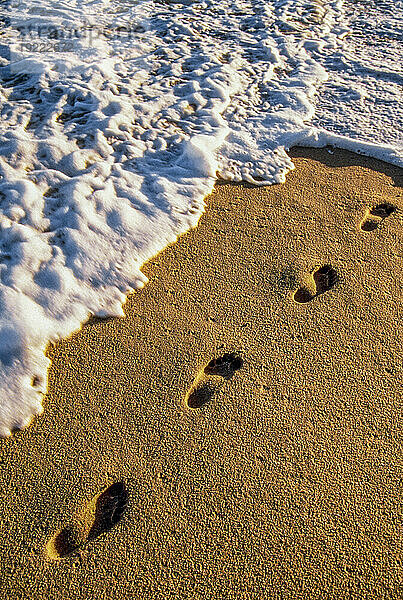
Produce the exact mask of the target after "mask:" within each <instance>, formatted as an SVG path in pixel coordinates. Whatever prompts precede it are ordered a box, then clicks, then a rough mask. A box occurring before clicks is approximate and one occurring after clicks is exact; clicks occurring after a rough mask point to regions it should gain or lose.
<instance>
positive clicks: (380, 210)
mask: <svg viewBox="0 0 403 600" xmlns="http://www.w3.org/2000/svg"><path fill="white" fill-rule="evenodd" d="M395 210H396V207H395V206H393V205H392V204H388V203H384V204H377V205H376V206H374V207H373V208H371V209H368V210H367V214H366V217H365V218H364V220H363V221H362V223H361V225H360V227H361V230H362V231H374V230H375V229H377V228H378V227H379V225H380V224H381V223H382V221H383V220H384V219H386V218H387V217H389V216H390V215H391V214H392V213H393V212H395Z"/></svg>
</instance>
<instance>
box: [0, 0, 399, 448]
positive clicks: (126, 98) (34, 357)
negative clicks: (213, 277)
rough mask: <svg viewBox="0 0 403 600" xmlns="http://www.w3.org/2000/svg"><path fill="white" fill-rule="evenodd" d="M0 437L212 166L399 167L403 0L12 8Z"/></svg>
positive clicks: (194, 199)
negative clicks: (351, 158) (62, 345)
mask: <svg viewBox="0 0 403 600" xmlns="http://www.w3.org/2000/svg"><path fill="white" fill-rule="evenodd" d="M0 17H1V18H0V95H1V119H0V204H1V211H0V386H1V388H0V435H2V436H7V435H9V434H10V433H11V431H12V430H13V429H15V428H21V427H24V426H26V425H27V424H28V423H29V422H30V420H31V418H32V416H33V415H35V414H39V413H40V412H41V411H42V404H41V400H42V397H43V393H44V392H45V391H46V386H47V369H48V366H49V361H48V359H47V358H46V357H45V355H44V350H45V348H46V345H47V343H48V341H49V340H52V341H55V340H57V339H59V338H61V337H65V336H67V335H69V334H71V333H72V332H73V331H75V330H77V329H78V328H79V327H80V326H81V325H82V323H84V322H85V321H86V320H87V319H88V317H89V316H90V315H92V314H93V315H99V316H106V315H122V314H123V311H122V304H123V303H124V302H125V297H126V294H127V293H128V292H130V291H132V290H134V289H136V288H140V287H142V286H144V285H145V284H146V283H147V279H146V277H145V276H144V275H143V274H142V272H141V266H142V265H143V264H144V262H145V261H146V260H148V259H149V258H151V257H152V256H153V255H155V254H156V253H157V252H159V251H160V250H162V249H163V248H164V247H165V246H166V245H167V244H169V243H171V242H174V241H175V240H176V239H177V237H178V236H179V235H180V234H182V233H183V232H185V231H187V230H188V229H189V228H191V227H195V226H196V225H197V222H198V220H199V218H200V215H201V214H202V213H203V210H204V201H203V199H204V197H205V196H206V195H207V194H208V193H209V192H210V191H211V190H212V188H213V185H214V182H215V181H216V179H217V177H223V178H226V179H228V180H233V181H240V180H246V181H249V182H255V183H257V184H259V185H261V184H271V183H275V182H282V181H284V179H285V175H286V173H287V172H288V171H289V170H290V169H292V168H293V164H292V161H291V160H290V158H289V157H288V155H287V153H286V150H287V149H288V148H290V147H292V146H294V145H297V144H305V145H311V146H325V145H333V146H338V147H342V148H346V149H350V150H354V151H356V152H361V153H364V154H367V155H370V156H374V157H378V158H381V159H383V160H386V161H389V162H391V163H394V164H397V165H400V166H403V145H402V138H401V126H402V113H403V102H402V82H403V73H402V69H401V65H402V39H401V32H402V30H403V4H402V2H401V1H400V0H384V1H375V0H372V1H371V0H369V1H368V0H366V1H365V2H364V1H361V0H356V1H349V2H346V3H343V2H342V1H341V0H337V1H330V2H325V1H317V0H271V1H264V0H235V1H228V0H224V1H222V2H219V3H218V2H213V1H212V0H206V1H205V2H195V1H192V0H182V1H181V2H179V1H176V0H158V1H157V0H155V1H153V2H151V1H144V2H143V1H136V0H110V1H109V0H80V1H78V0H77V1H74V0H69V1H65V0H58V1H57V2H56V0H25V1H24V0H8V1H3V2H1V3H0Z"/></svg>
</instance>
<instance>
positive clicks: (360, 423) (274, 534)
mask: <svg viewBox="0 0 403 600" xmlns="http://www.w3.org/2000/svg"><path fill="white" fill-rule="evenodd" d="M291 154H292V155H293V157H295V159H294V160H295V164H296V169H295V171H293V172H291V173H290V174H289V175H288V176H287V181H286V183H285V184H281V185H276V186H270V187H264V188H262V187H252V186H249V185H243V184H236V185H235V184H218V185H217V186H216V189H215V191H214V193H213V194H212V195H211V196H210V197H209V198H208V199H207V200H206V203H207V209H206V213H205V214H204V215H203V217H202V219H201V221H200V223H199V226H198V228H197V229H195V230H193V231H191V232H189V233H187V234H186V235H184V236H182V237H181V238H180V239H179V240H178V242H177V243H176V244H174V245H172V246H170V247H169V248H167V249H166V250H164V251H163V252H162V253H161V254H160V255H158V256H157V257H156V258H155V259H153V260H152V261H150V262H149V263H148V264H147V265H145V266H144V268H143V271H144V273H145V274H146V275H147V276H148V277H149V279H150V282H149V284H148V285H147V286H146V287H145V288H144V289H143V290H141V291H137V292H135V293H134V294H132V295H131V296H130V297H129V298H128V300H127V304H126V306H125V313H126V317H125V318H122V319H116V318H114V319H110V320H103V321H99V320H92V321H91V322H90V323H88V324H87V325H86V326H85V327H83V329H82V330H81V331H80V332H78V333H77V334H75V335H73V336H72V337H71V339H68V340H64V341H61V342H60V343H58V344H57V345H56V346H55V347H52V348H49V356H50V357H51V359H52V366H51V369H50V373H49V388H48V395H47V396H46V398H45V400H44V405H45V411H44V414H43V415H42V416H40V417H38V418H37V419H36V420H35V421H34V422H33V424H32V425H31V426H30V427H29V428H28V429H26V430H24V431H21V432H16V433H15V434H14V435H13V436H12V437H11V438H10V439H7V440H0V484H1V485H0V489H1V492H0V495H1V500H0V501H1V529H0V531H1V533H0V546H1V571H0V584H1V589H2V596H3V597H4V598H7V599H9V600H11V599H14V598H15V599H18V600H23V599H25V598H27V599H28V598H30V599H31V598H34V599H35V600H39V599H42V598H43V599H46V600H53V599H55V600H56V599H57V600H60V599H63V600H68V599H86V600H88V599H90V598H91V599H95V598H96V599H97V600H101V599H105V600H106V599H108V600H111V599H115V598H116V599H126V598H127V599H129V598H130V599H132V598H134V599H137V598H139V599H140V598H147V600H150V599H165V598H172V599H182V598H183V599H185V598H186V599H187V598H189V599H200V600H202V599H203V600H204V599H207V598H217V599H220V600H221V599H224V598H225V599H234V600H235V599H240V598H245V599H249V598H251V599H252V598H253V599H256V600H262V599H265V598H268V599H274V598H276V599H277V598H278V599H283V598H284V599H290V600H296V599H299V598H307V599H316V598H318V599H319V598H323V599H326V600H330V599H333V598H334V599H337V600H340V599H344V598H345V599H352V598H357V599H360V600H362V599H365V598H368V599H371V600H374V599H381V598H382V599H383V598H399V597H400V591H399V590H401V588H399V577H400V576H401V570H400V569H401V565H400V561H399V544H400V543H401V542H400V537H399V527H400V522H399V518H398V515H399V504H400V500H399V481H400V472H401V469H400V467H401V461H400V459H399V448H400V447H401V427H402V418H401V409H400V402H401V397H402V371H403V369H402V366H403V365H402V341H401V340H402V337H401V336H402V330H403V325H402V310H401V306H402V304H401V302H402V296H403V294H402V285H401V273H402V266H403V252H402V246H403V244H402V240H403V236H402V222H403V193H402V187H401V186H402V170H399V169H397V168H394V167H392V166H390V165H386V164H384V163H381V162H379V161H374V160H370V159H367V158H365V157H359V156H356V155H354V154H351V153H348V152H342V151H338V150H335V151H332V153H329V152H327V151H326V150H306V149H294V150H293V151H292V153H291ZM227 355H229V357H228V356H227ZM222 356H224V361H222V362H221V363H220V361H219V362H218V363H210V361H212V359H217V358H220V357H222ZM234 361H236V362H234ZM209 363H210V366H209V367H208V368H207V369H206V371H207V372H205V367H206V365H208V364H209ZM235 367H236V368H235ZM189 398H190V399H191V400H189ZM189 404H190V406H189ZM120 482H123V483H120ZM114 483H115V484H119V485H115V486H114V487H113V488H112V490H113V493H112V492H111V493H109V492H108V491H106V492H104V494H103V495H102V492H103V491H104V490H105V489H106V488H108V486H110V485H112V484H114ZM123 489H124V490H125V491H127V496H128V501H127V506H126V499H125V497H124V494H123V492H122V490H123ZM100 494H101V496H100ZM108 494H109V495H108ZM122 494H123V495H122ZM94 520H95V521H96V523H95V525H94ZM61 531H62V532H63V533H62V534H61V533H60V532H61ZM66 532H67V533H66ZM91 532H92V533H91ZM87 537H90V541H88V542H86V538H87ZM70 550H71V553H70V554H69V552H70ZM64 554H66V556H64ZM61 555H63V556H61Z"/></svg>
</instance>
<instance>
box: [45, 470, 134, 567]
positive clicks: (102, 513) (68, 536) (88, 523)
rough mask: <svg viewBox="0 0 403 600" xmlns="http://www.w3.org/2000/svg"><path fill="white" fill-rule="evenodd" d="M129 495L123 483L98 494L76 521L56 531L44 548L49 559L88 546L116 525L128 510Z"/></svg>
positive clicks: (58, 557) (119, 482)
mask: <svg viewBox="0 0 403 600" xmlns="http://www.w3.org/2000/svg"><path fill="white" fill-rule="evenodd" d="M127 502H128V493H127V488H126V485H125V483H124V482H123V481H118V482H116V483H113V484H112V485H110V486H109V487H108V488H107V489H106V490H104V491H103V492H101V493H100V494H97V495H96V496H95V497H94V498H93V499H92V500H91V502H90V503H89V504H88V505H87V507H86V508H85V510H84V511H83V513H81V514H80V515H79V516H78V517H77V518H76V520H75V521H74V522H73V523H71V524H70V525H68V526H67V527H64V528H63V529H61V530H59V531H58V532H57V533H56V534H55V535H54V536H53V537H52V539H51V540H49V542H48V543H47V544H46V551H47V554H48V556H49V558H51V559H53V560H60V559H61V558H65V557H66V556H69V555H70V554H72V553H73V552H75V551H76V550H78V549H79V548H81V547H82V546H84V545H85V544H86V543H87V542H90V541H92V540H95V539H96V538H97V537H98V536H100V535H101V534H102V533H106V532H107V531H109V530H110V529H112V527H113V526H114V525H116V523H118V522H119V521H120V520H121V518H122V516H123V513H124V512H125V510H126V508H127Z"/></svg>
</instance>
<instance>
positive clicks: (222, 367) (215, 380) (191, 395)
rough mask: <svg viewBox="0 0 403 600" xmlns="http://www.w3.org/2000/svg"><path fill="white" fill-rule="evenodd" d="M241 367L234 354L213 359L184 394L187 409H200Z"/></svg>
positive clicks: (237, 357) (239, 359)
mask: <svg viewBox="0 0 403 600" xmlns="http://www.w3.org/2000/svg"><path fill="white" fill-rule="evenodd" d="M242 367H243V360H242V358H241V357H240V356H238V355H237V354H236V353H234V352H232V353H231V354H229V353H226V354H223V355H222V356H220V357H218V358H213V360H211V361H210V362H209V363H208V365H206V366H205V367H204V369H202V370H201V371H200V373H199V374H198V375H197V376H196V379H195V381H194V383H193V385H192V386H191V388H190V389H189V391H188V393H187V394H186V398H185V401H186V404H187V406H188V407H189V408H201V407H202V406H204V405H205V404H206V403H207V402H208V401H209V400H211V398H212V397H213V396H214V394H215V393H217V391H218V390H219V389H220V387H221V386H222V384H223V383H224V380H225V379H231V377H232V376H233V375H234V374H235V372H236V371H238V370H239V369H241V368H242Z"/></svg>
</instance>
